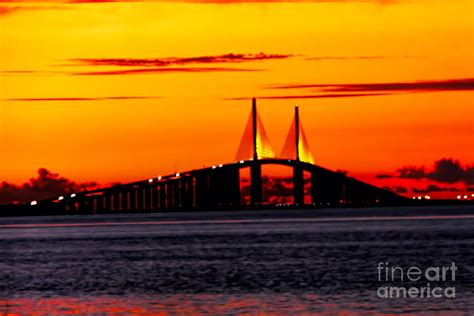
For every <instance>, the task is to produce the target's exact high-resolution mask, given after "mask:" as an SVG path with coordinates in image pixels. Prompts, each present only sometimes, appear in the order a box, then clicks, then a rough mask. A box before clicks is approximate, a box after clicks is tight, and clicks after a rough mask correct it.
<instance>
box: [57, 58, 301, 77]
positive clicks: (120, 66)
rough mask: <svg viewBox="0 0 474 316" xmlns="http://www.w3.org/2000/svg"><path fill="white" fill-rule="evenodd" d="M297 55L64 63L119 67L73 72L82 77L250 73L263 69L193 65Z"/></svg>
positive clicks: (99, 60) (117, 59)
mask: <svg viewBox="0 0 474 316" xmlns="http://www.w3.org/2000/svg"><path fill="white" fill-rule="evenodd" d="M290 57H293V55H289V54H265V53H258V54H235V53H229V54H223V55H210V56H194V57H164V58H74V59H69V60H68V61H69V62H71V64H66V65H61V66H88V67H93V68H99V67H116V69H113V68H112V69H110V68H106V69H104V70H85V71H71V72H68V74H71V75H78V76H101V75H102V76H104V75H135V74H153V73H172V72H241V71H244V72H247V71H263V69H254V68H239V67H214V66H212V67H199V66H194V67H191V66H190V65H208V64H209V65H215V64H229V63H245V62H261V61H267V60H276V59H287V58H290Z"/></svg>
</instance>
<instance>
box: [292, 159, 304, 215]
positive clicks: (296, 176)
mask: <svg viewBox="0 0 474 316" xmlns="http://www.w3.org/2000/svg"><path fill="white" fill-rule="evenodd" d="M293 204H295V205H297V206H301V205H304V179H303V169H302V168H301V166H300V165H299V164H296V165H295V166H293Z"/></svg>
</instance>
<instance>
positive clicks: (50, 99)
mask: <svg viewBox="0 0 474 316" xmlns="http://www.w3.org/2000/svg"><path fill="white" fill-rule="evenodd" d="M161 98H162V97H153V96H151V97H150V96H111V97H95V98H88V97H72V98H12V99H1V101H14V102H46V101H47V102H49V101H104V100H147V99H161Z"/></svg>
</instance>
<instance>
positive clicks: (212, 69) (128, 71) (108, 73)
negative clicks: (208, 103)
mask: <svg viewBox="0 0 474 316" xmlns="http://www.w3.org/2000/svg"><path fill="white" fill-rule="evenodd" d="M242 71H243V72H245V71H263V69H246V68H223V67H208V68H199V67H186V68H138V69H118V70H103V71H82V72H81V71H80V72H71V73H69V74H71V75H76V76H111V75H140V74H156V73H172V72H242Z"/></svg>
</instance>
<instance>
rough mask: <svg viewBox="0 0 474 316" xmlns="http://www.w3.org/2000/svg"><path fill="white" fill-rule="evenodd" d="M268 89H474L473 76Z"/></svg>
mask: <svg viewBox="0 0 474 316" xmlns="http://www.w3.org/2000/svg"><path fill="white" fill-rule="evenodd" d="M267 88H268V89H279V90H281V89H314V90H315V91H319V92H335V93H341V92H342V93H348V92H354V93H355V92H375V93H389V92H405V93H406V92H436V91H462V90H474V78H464V79H447V80H423V81H413V82H384V83H348V84H290V85H273V86H268V87H267Z"/></svg>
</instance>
